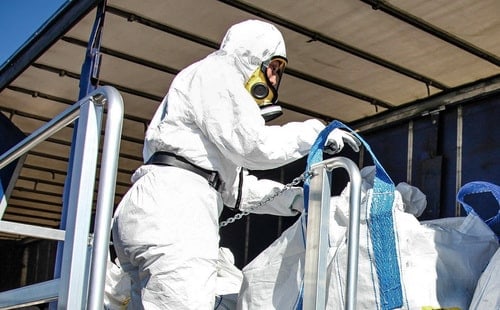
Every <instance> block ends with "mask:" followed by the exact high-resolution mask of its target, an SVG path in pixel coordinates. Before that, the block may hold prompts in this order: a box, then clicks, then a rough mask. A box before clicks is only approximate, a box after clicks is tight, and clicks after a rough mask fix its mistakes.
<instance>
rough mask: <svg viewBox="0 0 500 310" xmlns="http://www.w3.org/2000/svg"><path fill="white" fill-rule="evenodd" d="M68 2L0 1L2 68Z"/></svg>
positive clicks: (50, 0)
mask: <svg viewBox="0 0 500 310" xmlns="http://www.w3.org/2000/svg"><path fill="white" fill-rule="evenodd" d="M66 1H67V0H0V38H1V41H0V67H1V66H2V65H3V64H4V62H5V61H7V59H8V58H10V57H11V56H12V55H13V54H14V53H15V52H16V51H17V50H18V49H19V48H20V47H21V46H23V45H24V43H26V41H27V40H28V39H29V38H30V37H31V36H32V35H34V34H35V32H36V31H37V30H38V29H39V28H40V27H41V26H42V25H43V24H44V23H45V22H46V21H47V20H48V19H49V18H50V17H51V16H52V15H53V14H54V13H55V12H57V10H58V9H59V8H60V7H61V6H62V5H63V4H64V3H65V2H66Z"/></svg>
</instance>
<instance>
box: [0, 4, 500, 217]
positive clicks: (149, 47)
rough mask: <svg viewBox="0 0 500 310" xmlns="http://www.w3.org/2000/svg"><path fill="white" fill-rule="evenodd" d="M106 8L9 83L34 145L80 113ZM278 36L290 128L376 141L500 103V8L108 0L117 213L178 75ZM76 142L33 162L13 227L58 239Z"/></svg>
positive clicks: (65, 12) (1, 77)
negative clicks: (339, 130)
mask: <svg viewBox="0 0 500 310" xmlns="http://www.w3.org/2000/svg"><path fill="white" fill-rule="evenodd" d="M94 2H95V1H70V2H68V4H67V5H66V6H65V7H64V9H62V10H61V11H60V12H59V13H58V14H57V15H56V16H55V17H54V18H53V19H52V20H51V21H50V22H48V23H47V24H46V25H45V26H44V28H43V29H41V30H40V31H39V32H38V33H37V35H35V36H34V37H33V38H32V39H31V40H30V41H29V42H28V43H27V44H26V45H25V46H24V47H23V48H22V49H21V50H19V51H18V52H17V54H16V55H15V56H14V57H13V58H12V59H10V60H9V62H8V63H7V64H6V65H4V66H3V67H2V68H1V73H0V111H2V113H4V115H6V116H7V117H9V118H10V119H11V120H12V122H13V123H14V124H15V125H16V126H17V127H18V128H20V130H22V131H23V132H24V133H26V134H27V135H28V134H30V133H31V132H33V131H34V130H36V129H37V128H39V127H40V126H42V125H43V124H44V123H46V122H47V121H48V120H50V119H52V118H53V117H54V116H56V115H57V114H58V113H60V112H61V111H63V110H64V109H65V108H67V107H68V105H69V104H72V103H74V102H76V101H78V94H79V78H80V72H81V69H82V63H83V61H84V57H85V52H86V48H87V45H88V40H89V36H90V34H91V32H92V27H93V23H94V20H95V16H96V5H97V4H96V3H94ZM245 19H262V20H267V21H269V22H271V23H273V24H275V25H276V26H277V27H278V28H279V29H280V30H281V31H282V33H283V35H284V37H285V41H286V44H287V52H288V58H289V65H288V66H287V68H286V71H285V76H284V79H283V83H282V84H281V87H280V102H281V104H282V106H283V107H284V113H285V114H284V116H282V117H281V118H279V119H278V120H276V121H274V124H280V123H284V122H288V121H296V120H297V121H300V120H304V119H307V118H311V117H316V118H320V119H323V120H324V121H325V122H329V121H331V120H333V119H338V120H341V121H343V122H345V123H347V124H349V125H351V127H353V128H355V129H359V130H361V131H363V130H369V129H372V128H375V127H377V126H380V125H385V124H387V123H390V122H395V121H400V120H402V119H405V118H411V117H415V116H418V115H421V114H422V113H424V112H426V111H429V110H433V109H436V108H442V106H446V105H447V104H454V103H457V102H462V101H464V100H468V99H472V98H475V97H478V96H484V95H486V94H491V93H496V92H499V91H500V70H499V68H500V67H499V65H500V3H499V2H498V1H497V0H481V1H477V0H463V1H452V0H440V1H426V0H391V1H382V0H380V1H377V0H361V1H354V0H334V1H327V0H314V1H311V0H305V1H293V2H292V1H285V0H275V1H264V0H257V1H229V0H222V1H213V0H211V1H196V0H182V1H181V0H177V1H174V0H170V1H164V0H143V1H134V0H108V2H107V9H106V15H105V20H104V28H103V38H102V46H101V52H102V64H101V68H100V76H99V80H100V84H101V85H111V86H113V87H115V88H117V89H118V90H119V91H120V93H121V94H122V96H123V99H124V103H125V120H124V128H123V137H122V144H121V151H120V162H119V173H118V180H117V181H118V184H117V190H116V202H118V201H119V199H120V197H121V196H122V195H123V194H124V193H125V192H126V190H127V189H128V188H129V186H130V181H129V179H130V175H131V173H132V172H133V171H134V170H135V169H136V168H137V167H138V166H139V165H140V164H141V162H142V158H141V154H142V139H143V136H144V131H145V128H146V126H147V124H148V122H149V120H150V119H151V117H152V115H153V113H154V111H155V109H156V107H157V106H158V104H159V102H160V100H161V98H162V97H163V95H164V94H165V92H166V91H167V89H168V86H169V84H170V82H171V81H172V79H173V77H174V76H175V74H176V73H177V72H178V71H179V70H181V69H182V68H184V67H185V66H187V65H189V64H191V63H192V62H194V61H196V60H198V59H201V58H203V57H204V56H206V55H207V54H208V53H210V52H212V51H213V50H215V49H217V47H218V44H219V42H220V41H221V39H222V37H223V35H224V34H225V32H226V30H227V29H228V28H229V26H230V25H232V24H234V23H237V22H239V21H242V20H245ZM71 138H72V130H71V128H67V130H65V131H63V132H61V133H58V134H56V135H55V136H53V137H52V138H51V139H49V140H48V141H47V142H44V143H42V144H41V145H40V146H38V147H37V148H36V149H35V150H33V151H31V152H30V153H29V155H28V156H27V157H26V160H25V162H24V165H23V167H22V169H21V170H20V173H19V177H18V179H17V181H16V183H15V187H14V189H13V191H12V193H11V197H10V200H9V206H8V207H7V209H6V213H5V216H4V218H3V219H5V220H11V221H19V222H23V223H34V222H36V223H40V224H41V225H44V226H47V227H58V225H59V221H60V211H61V201H62V198H61V194H62V191H63V185H64V179H65V171H66V166H67V161H68V153H69V149H70V145H71Z"/></svg>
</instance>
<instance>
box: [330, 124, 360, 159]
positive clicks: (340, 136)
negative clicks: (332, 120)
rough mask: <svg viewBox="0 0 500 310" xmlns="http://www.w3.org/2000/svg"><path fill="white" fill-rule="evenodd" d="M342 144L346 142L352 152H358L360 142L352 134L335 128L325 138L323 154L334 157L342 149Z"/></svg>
mask: <svg viewBox="0 0 500 310" xmlns="http://www.w3.org/2000/svg"><path fill="white" fill-rule="evenodd" d="M344 142H347V144H349V145H350V146H351V148H352V149H353V150H354V152H359V146H360V145H361V142H360V141H359V140H358V138H356V137H355V136H354V135H353V134H352V133H350V132H347V131H344V130H342V129H339V128H335V129H334V130H333V131H332V132H331V133H330V134H329V135H328V137H327V138H326V143H325V148H324V149H323V152H325V153H327V154H329V155H334V154H337V153H338V152H340V151H341V150H342V149H343V148H344Z"/></svg>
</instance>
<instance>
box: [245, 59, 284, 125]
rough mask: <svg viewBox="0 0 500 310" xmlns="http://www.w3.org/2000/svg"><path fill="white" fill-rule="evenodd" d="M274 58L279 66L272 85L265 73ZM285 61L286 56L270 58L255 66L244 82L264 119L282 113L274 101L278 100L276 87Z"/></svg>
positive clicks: (269, 118)
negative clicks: (257, 66) (275, 80)
mask: <svg viewBox="0 0 500 310" xmlns="http://www.w3.org/2000/svg"><path fill="white" fill-rule="evenodd" d="M274 60H278V62H279V68H278V70H276V71H275V73H276V79H277V83H276V86H273V85H272V83H271V82H270V81H269V78H268V77H267V74H266V70H267V67H268V66H269V64H270V63H271V62H272V61H274ZM286 62H287V61H286V58H283V57H274V58H271V59H270V60H269V61H266V62H264V63H263V64H262V65H261V66H260V67H259V68H257V69H256V70H255V71H254V72H253V74H252V75H251V76H250V78H249V79H248V81H247V83H246V84H245V88H246V89H247V90H248V92H249V93H250V94H251V95H252V97H253V98H254V99H255V101H256V102H257V104H258V105H259V107H260V109H261V115H262V117H263V118H264V119H265V120H266V121H270V120H272V119H275V118H276V117H278V116H280V115H282V114H283V112H282V111H281V107H280V106H279V105H277V104H276V102H277V101H278V87H279V83H280V81H281V76H282V74H283V70H284V69H285V66H286Z"/></svg>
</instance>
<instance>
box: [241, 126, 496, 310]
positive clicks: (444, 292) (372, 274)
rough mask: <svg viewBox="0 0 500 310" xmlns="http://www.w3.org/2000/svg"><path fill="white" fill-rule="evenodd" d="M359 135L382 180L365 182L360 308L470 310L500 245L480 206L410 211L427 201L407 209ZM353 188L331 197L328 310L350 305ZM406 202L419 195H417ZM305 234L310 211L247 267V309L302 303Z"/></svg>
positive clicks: (243, 302) (244, 302)
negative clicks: (426, 216) (464, 210)
mask: <svg viewBox="0 0 500 310" xmlns="http://www.w3.org/2000/svg"><path fill="white" fill-rule="evenodd" d="M338 123H339V122H334V123H332V124H330V125H329V126H328V127H327V128H326V129H325V130H326V131H327V132H322V133H321V134H320V137H319V138H318V140H317V141H316V142H315V144H314V145H313V148H314V146H316V147H318V146H319V147H321V146H322V145H324V139H323V137H324V136H326V135H327V134H328V131H329V130H332V129H334V128H337V127H339V126H338ZM342 125H343V124H341V127H344V128H347V127H345V125H343V126H342ZM353 133H354V132H353ZM354 134H355V133H354ZM355 135H356V136H357V137H358V138H359V139H360V140H361V141H362V142H363V143H364V144H365V148H366V149H367V150H368V151H369V153H370V154H371V155H372V158H373V160H374V163H375V165H376V172H375V173H374V174H370V173H368V174H366V175H367V176H368V175H371V176H373V177H375V180H370V179H369V178H367V179H365V180H364V183H363V185H362V197H361V212H360V213H361V221H360V243H359V264H358V285H357V298H356V306H357V309H369V310H372V309H395V308H402V309H419V310H420V309H429V308H430V309H432V308H444V307H448V308H459V309H467V308H468V306H469V303H470V302H471V299H472V294H473V292H474V289H475V286H476V283H477V280H478V278H479V276H480V275H481V272H482V270H483V269H484V268H485V267H486V265H487V263H488V261H489V260H490V258H491V256H492V255H493V254H494V253H495V251H496V250H497V249H498V240H497V238H496V236H495V234H494V233H493V231H492V230H491V229H490V228H489V227H488V226H487V225H486V224H485V223H484V222H483V221H482V220H481V219H480V218H479V217H478V216H477V215H475V214H474V212H471V213H469V214H468V215H467V216H466V217H460V218H448V219H439V220H434V221H429V222H426V223H420V222H419V221H418V220H417V218H416V217H415V216H414V215H413V214H410V213H406V212H404V210H405V209H406V210H409V211H410V212H415V210H417V211H419V209H420V206H406V207H405V205H404V203H403V199H402V197H401V193H399V192H398V191H396V190H395V187H394V185H393V183H392V181H391V180H390V177H389V176H388V175H387V174H386V172H385V170H384V169H383V168H382V167H381V166H380V163H379V162H378V160H377V159H376V158H375V156H374V154H373V153H372V151H371V149H370V148H369V146H368V145H367V144H366V142H364V141H363V140H362V138H361V137H359V136H358V135H357V134H355ZM319 157H321V158H322V155H321V154H319V155H318V151H317V150H312V151H311V154H310V155H309V158H308V164H309V160H310V159H311V158H312V159H313V161H314V160H315V161H316V163H317V162H318V158H319ZM321 158H319V160H321ZM306 170H307V169H306ZM372 186H373V187H372ZM406 192H407V193H415V192H414V191H406ZM305 193H306V195H305V196H307V191H305ZM348 193H349V190H348V189H347V188H346V189H345V190H344V191H343V193H342V195H341V196H339V197H333V198H332V200H331V206H330V208H331V214H330V230H329V244H330V247H329V249H328V258H327V259H328V262H329V265H328V273H327V285H328V292H327V301H326V302H327V309H344V296H345V288H346V281H345V279H346V277H347V275H346V270H347V252H348V251H347V250H348V249H347V243H346V235H347V224H348V222H349V220H348V218H349V214H348V212H347V210H348V209H349V197H348ZM306 199H307V197H306ZM404 200H405V201H406V202H411V201H419V200H418V199H417V200H415V199H413V198H412V197H406V199H404ZM380 206H382V209H383V210H382V209H381V207H380ZM387 207H388V209H387ZM380 210H382V211H383V212H379V211H380ZM387 210H389V212H387ZM372 211H373V212H372ZM415 213H417V212H415ZM374 215H375V216H374ZM380 224H383V225H380ZM381 228H382V229H381ZM305 236H306V220H305V216H304V215H302V216H301V217H300V218H299V219H298V220H297V222H296V223H295V224H294V225H292V226H291V227H290V228H289V229H288V230H286V231H285V232H284V233H283V235H282V236H281V237H280V238H278V240H276V241H275V242H274V243H273V244H271V245H270V246H269V247H268V248H267V249H266V250H264V251H263V252H262V253H261V254H260V255H259V256H257V257H256V258H255V259H254V260H253V261H252V262H250V263H249V264H248V265H247V266H245V268H244V269H243V274H244V279H243V284H242V289H241V291H240V296H239V301H238V308H239V309H259V310H260V309H301V308H302V293H303V292H302V288H303V283H302V281H303V279H304V274H303V273H304V259H305ZM375 237H377V238H378V240H377V238H375ZM374 240H375V241H374ZM381 245H382V246H381ZM394 254H395V255H394ZM393 255H394V256H393Z"/></svg>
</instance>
